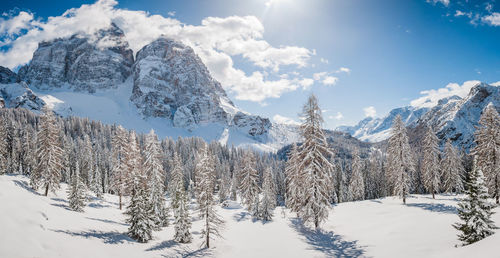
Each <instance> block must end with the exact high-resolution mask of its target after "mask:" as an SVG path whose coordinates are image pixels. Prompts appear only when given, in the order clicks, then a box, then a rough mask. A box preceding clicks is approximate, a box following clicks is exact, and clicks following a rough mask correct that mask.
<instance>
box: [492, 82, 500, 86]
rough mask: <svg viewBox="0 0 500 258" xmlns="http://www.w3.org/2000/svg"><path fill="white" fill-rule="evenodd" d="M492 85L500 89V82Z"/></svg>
mask: <svg viewBox="0 0 500 258" xmlns="http://www.w3.org/2000/svg"><path fill="white" fill-rule="evenodd" d="M490 85H493V86H497V87H500V81H497V82H494V83H492V84H490Z"/></svg>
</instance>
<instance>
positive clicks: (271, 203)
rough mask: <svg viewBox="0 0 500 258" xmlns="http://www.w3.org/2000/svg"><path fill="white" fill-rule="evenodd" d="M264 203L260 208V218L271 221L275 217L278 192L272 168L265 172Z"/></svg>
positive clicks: (263, 184)
mask: <svg viewBox="0 0 500 258" xmlns="http://www.w3.org/2000/svg"><path fill="white" fill-rule="evenodd" d="M262 192H263V196H262V202H261V206H260V218H261V219H263V220H264V221H269V220H271V219H272V217H273V209H274V207H275V206H276V190H275V187H274V181H273V175H272V174H271V168H267V169H266V170H265V172H264V182H263V183H262Z"/></svg>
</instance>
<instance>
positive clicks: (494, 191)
mask: <svg viewBox="0 0 500 258" xmlns="http://www.w3.org/2000/svg"><path fill="white" fill-rule="evenodd" d="M475 140H476V147H474V149H473V151H472V153H473V155H475V156H476V157H477V166H478V167H479V168H480V169H481V171H483V172H484V175H485V176H486V179H487V186H488V188H489V190H490V195H491V196H492V197H493V198H495V200H496V203H497V204H499V202H500V116H499V115H498V112H497V111H496V109H495V106H494V105H493V104H492V103H490V104H488V106H486V108H485V109H484V110H483V113H482V115H481V118H480V119H479V126H478V128H477V130H476V132H475Z"/></svg>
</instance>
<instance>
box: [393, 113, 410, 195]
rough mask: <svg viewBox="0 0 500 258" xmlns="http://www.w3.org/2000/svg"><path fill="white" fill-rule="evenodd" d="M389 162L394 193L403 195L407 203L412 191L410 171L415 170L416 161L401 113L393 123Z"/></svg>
mask: <svg viewBox="0 0 500 258" xmlns="http://www.w3.org/2000/svg"><path fill="white" fill-rule="evenodd" d="M387 163H388V168H387V172H388V176H389V179H390V181H391V182H392V184H393V194H394V195H397V196H399V197H402V198H403V203H404V204H406V196H407V195H408V194H409V191H410V183H411V182H410V173H413V172H414V170H415V168H414V164H415V162H414V159H413V155H412V151H411V149H410V144H409V143H408V136H407V134H406V127H405V125H404V123H403V120H402V119H401V116H400V115H397V116H396V118H394V121H393V123H392V135H391V137H390V138H389V147H388V150H387Z"/></svg>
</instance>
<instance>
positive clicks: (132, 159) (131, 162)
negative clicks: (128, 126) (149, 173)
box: [125, 131, 146, 194]
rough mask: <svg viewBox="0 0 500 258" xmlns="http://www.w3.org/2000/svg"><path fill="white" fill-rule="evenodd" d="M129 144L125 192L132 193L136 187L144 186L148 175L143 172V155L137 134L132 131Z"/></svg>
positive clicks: (126, 156) (126, 157)
mask: <svg viewBox="0 0 500 258" xmlns="http://www.w3.org/2000/svg"><path fill="white" fill-rule="evenodd" d="M128 139H129V140H128V145H127V148H126V151H125V165H126V168H127V176H126V180H127V181H126V186H125V192H126V193H127V194H130V193H132V191H134V190H135V189H137V188H139V187H143V184H145V179H146V175H145V174H143V169H142V156H141V152H140V149H139V143H138V142H137V135H136V133H135V132H134V131H132V132H130V134H129V138H128Z"/></svg>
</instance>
